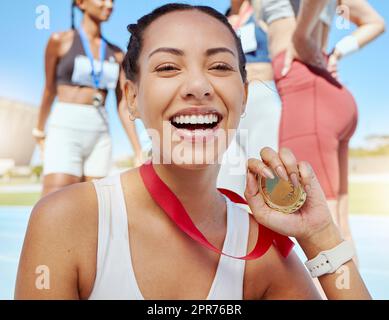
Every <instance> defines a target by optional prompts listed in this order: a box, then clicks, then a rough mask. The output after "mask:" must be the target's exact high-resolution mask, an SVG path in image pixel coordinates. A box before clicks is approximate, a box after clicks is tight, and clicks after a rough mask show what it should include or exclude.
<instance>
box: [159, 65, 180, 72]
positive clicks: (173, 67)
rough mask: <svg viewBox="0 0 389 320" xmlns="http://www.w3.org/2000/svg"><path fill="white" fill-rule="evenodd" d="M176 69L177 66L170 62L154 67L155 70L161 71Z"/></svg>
mask: <svg viewBox="0 0 389 320" xmlns="http://www.w3.org/2000/svg"><path fill="white" fill-rule="evenodd" d="M175 70H178V68H177V67H176V66H174V65H172V64H165V65H162V66H159V67H158V68H156V69H155V71H157V72H163V71H175Z"/></svg>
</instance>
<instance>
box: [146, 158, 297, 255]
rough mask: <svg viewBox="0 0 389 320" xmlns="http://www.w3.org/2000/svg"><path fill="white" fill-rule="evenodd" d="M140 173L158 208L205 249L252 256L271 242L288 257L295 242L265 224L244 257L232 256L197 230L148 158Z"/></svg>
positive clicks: (232, 194) (238, 199) (232, 196)
mask: <svg viewBox="0 0 389 320" xmlns="http://www.w3.org/2000/svg"><path fill="white" fill-rule="evenodd" d="M140 175H141V177H142V179H143V183H144V185H145V186H146V189H147V190H148V191H149V193H150V195H151V197H152V198H153V199H154V201H155V202H156V203H157V204H158V205H159V206H160V207H161V209H163V211H165V213H166V214H167V215H168V216H169V217H170V218H171V219H172V220H173V221H174V222H175V223H176V225H177V226H178V227H179V228H180V229H181V230H182V231H183V232H185V233H186V234H187V235H188V236H190V237H191V238H192V239H193V240H195V241H197V242H199V243H200V244H202V245H203V246H205V247H207V248H208V249H211V250H213V251H215V252H217V253H219V254H223V255H226V256H228V257H231V258H235V259H243V260H253V259H257V258H260V257H261V256H262V255H264V254H265V253H266V252H267V250H268V249H269V248H270V246H271V244H272V243H273V244H274V245H275V246H276V247H277V248H278V250H279V251H280V253H281V254H282V256H283V257H287V256H288V254H289V252H290V251H291V250H292V248H293V246H294V244H293V242H292V241H291V240H290V239H289V238H288V237H286V236H283V235H280V234H278V233H276V232H274V231H272V230H270V229H268V228H266V227H265V226H263V225H261V224H258V238H257V243H256V245H255V247H254V249H253V250H252V251H251V252H250V253H249V254H248V255H246V256H244V257H234V256H231V255H229V254H226V253H224V252H222V251H221V250H219V249H218V248H216V247H215V246H214V245H212V244H211V243H210V242H209V241H208V240H207V239H206V238H205V236H204V235H203V234H202V233H201V232H200V230H199V229H197V227H196V226H195V225H194V223H193V221H192V220H191V218H190V217H189V214H188V213H187V211H186V210H185V208H184V206H183V205H182V203H181V202H180V200H179V199H178V198H177V196H176V195H175V194H174V193H173V192H172V191H171V190H170V188H169V187H168V186H167V185H166V184H165V183H164V182H163V181H162V180H161V179H160V177H159V176H158V175H157V173H156V172H155V170H154V167H153V165H152V163H151V161H148V162H146V163H145V164H143V165H142V166H141V167H140ZM218 190H219V191H220V192H221V193H223V194H224V195H226V196H227V197H228V198H229V199H230V200H231V201H233V202H236V203H242V204H247V202H246V201H245V200H244V199H243V198H242V197H241V196H239V195H238V194H236V193H235V192H233V191H231V190H227V189H218Z"/></svg>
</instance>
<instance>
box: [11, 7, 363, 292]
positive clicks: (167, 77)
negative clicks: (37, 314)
mask: <svg viewBox="0 0 389 320" xmlns="http://www.w3.org/2000/svg"><path fill="white" fill-rule="evenodd" d="M129 30H130V31H131V33H132V36H131V39H130V42H129V45H128V52H127V54H126V56H125V58H124V70H125V72H126V76H127V79H128V80H127V82H126V84H125V96H126V99H127V103H128V105H129V108H130V113H131V114H132V117H133V119H135V118H136V117H140V118H141V119H142V120H143V122H144V124H145V127H146V128H147V129H148V130H150V131H149V132H150V133H151V134H150V135H151V138H152V140H153V150H152V151H153V157H152V158H153V160H152V161H153V162H152V163H150V162H148V163H146V164H144V165H143V166H141V168H139V169H138V168H137V169H133V170H128V171H126V172H124V173H121V174H117V175H114V176H111V177H107V178H104V179H101V180H98V181H94V182H85V183H80V184H75V185H73V186H70V187H68V188H65V189H63V190H61V191H59V192H56V193H53V194H51V195H49V196H48V197H46V198H44V199H42V200H41V201H40V202H39V203H38V204H37V205H36V206H35V208H34V209H33V214H32V216H31V219H30V223H29V227H28V231H27V234H26V238H25V242H24V247H23V251H22V254H21V260H20V265H19V271H18V279H17V285H16V293H15V296H16V298H19V299H23V298H36V299H39V298H54V299H204V298H207V299H281V298H283V299H288V298H290V299H304V298H318V297H319V296H318V294H317V292H316V291H315V288H314V286H313V284H312V281H311V280H310V278H309V276H308V273H307V272H306V270H305V269H304V267H303V266H302V264H301V263H300V261H299V259H298V257H297V256H296V254H295V253H294V252H292V251H291V249H292V243H291V241H290V240H289V239H288V238H287V236H293V237H296V239H297V241H298V242H299V244H300V245H301V247H302V248H303V250H304V251H305V253H306V255H307V256H308V257H309V258H310V259H311V258H314V257H315V256H316V255H317V254H318V253H319V252H320V251H323V250H328V249H332V248H334V247H336V246H338V245H343V243H342V239H341V238H340V236H339V232H338V230H337V229H336V227H335V225H334V223H333V222H332V220H331V215H330V212H329V209H328V207H327V205H326V201H325V198H324V195H323V192H322V190H321V188H320V185H319V184H318V182H317V179H316V178H315V175H314V173H313V172H312V171H311V169H310V167H309V165H308V164H307V163H304V162H302V163H296V161H295V158H294V156H293V154H292V153H291V152H290V151H289V150H287V149H284V150H282V151H281V152H280V153H279V154H278V153H276V152H275V151H273V150H272V149H270V148H265V149H263V150H262V151H261V158H262V159H261V160H259V159H250V161H249V163H248V179H247V180H248V184H247V187H246V192H245V197H246V200H247V202H248V205H249V206H250V209H251V212H252V215H249V213H248V212H247V211H246V210H244V209H242V208H241V207H239V206H238V205H237V204H235V203H234V202H233V201H237V202H241V203H244V202H245V201H244V200H243V199H241V198H239V197H238V196H236V195H234V194H233V193H232V192H229V191H226V190H220V191H219V190H218V189H217V188H216V179H217V174H218V169H219V165H217V164H212V163H209V161H208V160H210V159H213V158H214V157H216V156H218V155H219V153H223V151H220V150H219V149H216V150H215V149H214V148H213V146H212V143H210V142H211V141H213V142H214V141H219V140H221V139H223V138H224V136H222V135H219V132H225V131H227V130H230V129H232V130H234V129H236V128H237V126H238V123H239V119H240V115H241V114H242V113H243V111H244V109H245V103H246V97H247V82H246V75H245V70H244V62H245V61H244V56H243V53H242V48H241V44H240V42H239V41H238V38H237V37H236V35H235V33H234V31H233V30H232V28H231V27H230V25H229V23H228V21H227V20H226V18H225V17H224V16H223V15H221V14H219V13H218V12H217V11H215V10H213V9H211V8H208V7H201V6H189V5H179V4H169V5H166V6H163V7H160V8H158V9H156V10H155V11H153V12H152V13H150V14H149V15H146V16H144V17H142V18H141V19H140V20H139V21H138V23H137V24H136V25H131V26H130V27H129ZM215 125H216V126H215ZM215 127H216V128H218V129H219V130H217V131H218V132H214V128H215ZM169 130H170V131H172V133H173V134H172V135H171V134H170V133H168V131H169ZM207 130H210V131H211V132H208V133H207V134H206V135H207V136H209V138H210V140H208V139H206V140H205V141H202V143H197V142H199V141H198V140H197V139H193V137H196V135H197V134H200V135H201V134H203V131H207ZM151 131H152V132H151ZM199 132H200V133H199ZM175 133H176V134H175ZM161 137H162V138H163V139H164V140H168V142H169V143H170V145H171V146H172V150H173V153H174V152H175V149H176V148H180V150H194V152H195V155H196V154H197V153H200V152H201V153H202V154H205V155H206V157H205V158H202V159H203V161H185V162H184V163H181V162H176V161H175V158H174V157H170V156H171V155H170V154H167V153H166V150H165V145H164V144H163V143H162V144H161ZM210 146H211V147H210ZM214 151H216V152H215V154H212V156H211V157H208V153H212V152H214ZM186 160H189V159H186ZM158 161H160V162H158ZM270 168H271V169H273V170H274V171H276V172H282V174H283V176H284V177H285V179H286V180H288V179H289V177H290V176H291V175H293V174H297V175H299V176H300V177H301V179H300V182H299V183H301V184H302V185H303V186H304V187H305V189H306V191H307V194H308V196H307V201H306V202H305V205H304V206H303V207H302V208H301V209H300V210H299V211H298V212H296V213H295V214H293V215H285V214H282V213H280V212H276V211H274V210H272V209H271V208H269V207H268V206H267V205H266V204H265V202H264V201H263V198H262V196H261V194H260V193H259V191H258V184H257V181H256V178H257V176H258V175H260V176H263V177H266V171H267V170H270ZM224 194H226V195H228V196H225V195H224ZM230 199H231V200H230ZM193 240H195V241H193ZM199 243H201V244H202V246H201V245H199ZM220 248H222V249H220ZM252 248H254V249H252ZM209 249H211V250H209ZM221 253H222V254H221ZM338 258H339V256H338ZM339 261H341V262H342V264H345V266H347V267H348V268H349V269H350V277H351V279H350V283H351V288H350V290H347V292H343V291H342V290H337V289H336V286H335V280H336V276H335V275H332V274H328V272H322V273H321V276H322V278H321V280H320V281H322V284H323V288H324V290H325V291H326V294H327V295H328V297H329V298H369V294H368V292H367V290H366V288H365V286H364V284H363V282H362V280H361V278H360V276H359V273H358V271H357V269H356V268H355V265H354V264H353V262H352V261H351V260H350V259H344V256H341V257H340V259H339ZM40 265H45V266H47V267H48V268H49V270H50V277H51V278H50V289H47V290H43V289H42V290H40V289H38V288H36V287H35V283H36V281H35V280H36V279H35V276H36V275H35V273H34V270H35V269H36V267H37V266H40ZM335 266H338V267H339V266H340V265H335Z"/></svg>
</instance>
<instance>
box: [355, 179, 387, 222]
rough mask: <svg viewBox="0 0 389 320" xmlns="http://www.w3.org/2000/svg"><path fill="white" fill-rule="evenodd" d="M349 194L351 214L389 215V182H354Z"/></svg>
mask: <svg viewBox="0 0 389 320" xmlns="http://www.w3.org/2000/svg"><path fill="white" fill-rule="evenodd" d="M349 194H350V198H349V205H350V212H352V213H355V214H360V213H365V214H367V213H368V214H389V199H388V198H389V182H376V183H374V182H358V183H357V182H353V183H351V184H350V186H349Z"/></svg>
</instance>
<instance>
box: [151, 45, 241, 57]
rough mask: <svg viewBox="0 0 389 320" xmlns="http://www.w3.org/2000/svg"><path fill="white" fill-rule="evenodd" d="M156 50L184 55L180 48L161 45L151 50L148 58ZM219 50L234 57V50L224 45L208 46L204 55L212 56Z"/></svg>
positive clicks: (156, 51)
mask: <svg viewBox="0 0 389 320" xmlns="http://www.w3.org/2000/svg"><path fill="white" fill-rule="evenodd" d="M158 52H165V53H170V54H173V55H176V56H183V55H184V51H182V50H180V49H177V48H170V47H161V48H158V49H155V50H154V51H152V52H151V53H150V54H149V58H150V57H151V56H152V55H154V54H156V53H158ZM221 52H227V53H230V54H232V55H233V56H234V57H235V54H234V52H233V51H232V50H231V49H228V48H226V47H217V48H210V49H208V50H207V51H206V52H205V55H206V56H208V57H209V56H212V55H215V54H218V53H221Z"/></svg>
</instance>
